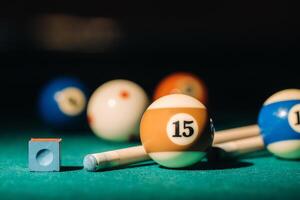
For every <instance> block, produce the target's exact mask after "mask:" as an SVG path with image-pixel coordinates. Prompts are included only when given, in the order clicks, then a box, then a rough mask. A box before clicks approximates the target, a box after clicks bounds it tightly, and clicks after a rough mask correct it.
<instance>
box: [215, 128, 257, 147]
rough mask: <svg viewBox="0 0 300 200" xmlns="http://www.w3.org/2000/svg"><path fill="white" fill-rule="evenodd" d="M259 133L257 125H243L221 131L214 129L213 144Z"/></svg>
mask: <svg viewBox="0 0 300 200" xmlns="http://www.w3.org/2000/svg"><path fill="white" fill-rule="evenodd" d="M258 135H260V130H259V127H258V126H257V125H250V126H244V127H239V128H232V129H227V130H222V131H216V132H215V137H214V141H213V144H220V143H224V142H229V141H234V140H239V139H243V138H248V137H253V136H258Z"/></svg>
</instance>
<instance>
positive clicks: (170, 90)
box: [153, 72, 208, 104]
mask: <svg viewBox="0 0 300 200" xmlns="http://www.w3.org/2000/svg"><path fill="white" fill-rule="evenodd" d="M169 94H185V95H189V96H192V97H194V98H196V99H198V100H199V101H201V102H202V103H203V104H207V101H208V95H207V89H206V86H205V83H204V82H203V81H202V80H201V79H200V78H199V77H197V76H196V75H194V74H191V73H186V72H177V73H173V74H170V75H169V76H167V77H165V78H164V79H163V80H162V81H161V82H160V83H159V84H158V86H157V87H156V89H155V91H154V96H153V99H154V100H156V99H158V98H160V97H162V96H166V95H169Z"/></svg>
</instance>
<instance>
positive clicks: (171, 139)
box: [140, 94, 214, 168]
mask: <svg viewBox="0 0 300 200" xmlns="http://www.w3.org/2000/svg"><path fill="white" fill-rule="evenodd" d="M140 133H141V141H142V143H143V146H144V148H145V150H146V152H147V153H148V154H149V156H150V157H151V158H152V159H153V160H154V161H156V162H157V163H158V164H160V165H162V166H164V167H169V168H181V167H187V166H191V165H193V164H195V163H197V162H199V161H200V160H201V159H203V157H204V156H205V155H206V152H207V150H208V149H209V148H210V147H211V145H212V141H213V135H214V130H213V126H212V123H211V120H210V118H209V116H208V112H207V109H206V107H205V106H204V105H203V104H202V103H201V102H199V101H198V100H197V99H195V98H193V97H190V96H188V95H183V94H172V95H167V96H164V97H161V98H159V99H158V100H156V101H155V102H153V103H152V104H151V105H150V106H149V107H148V109H147V110H146V111H145V113H144V115H143V118H142V120H141V125H140Z"/></svg>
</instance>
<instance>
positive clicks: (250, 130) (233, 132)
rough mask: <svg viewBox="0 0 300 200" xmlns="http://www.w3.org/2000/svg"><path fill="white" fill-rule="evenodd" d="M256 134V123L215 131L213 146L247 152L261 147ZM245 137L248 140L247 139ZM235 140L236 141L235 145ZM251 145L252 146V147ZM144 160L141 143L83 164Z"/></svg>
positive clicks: (94, 165)
mask: <svg viewBox="0 0 300 200" xmlns="http://www.w3.org/2000/svg"><path fill="white" fill-rule="evenodd" d="M258 135H259V127H258V126H257V125H250V126H245V127H240V128H233V129H228V130H223V131H217V132H216V133H215V137H214V141H213V146H216V147H221V146H222V147H221V148H223V149H224V150H225V151H227V152H234V151H237V152H243V151H244V152H248V151H250V150H251V149H253V150H254V149H256V148H259V147H261V142H262V140H260V139H257V138H261V136H258ZM245 138H246V139H245ZM247 138H248V139H249V140H247ZM253 138H256V139H253ZM239 140H246V142H240V141H239ZM235 142H238V143H237V144H236V145H235ZM256 143H257V144H256ZM252 145H253V146H254V147H252ZM255 145H257V146H255ZM262 145H263V143H262ZM146 160H150V157H149V156H148V154H147V153H146V151H145V149H144V147H143V145H140V146H135V147H129V148H124V149H118V150H113V151H107V152H101V153H95V154H89V155H87V156H85V158H84V161H83V165H84V168H85V169H86V170H87V171H97V170H100V169H107V168H111V167H117V166H121V165H128V164H133V163H137V162H142V161H146Z"/></svg>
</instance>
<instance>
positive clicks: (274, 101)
mask: <svg viewBox="0 0 300 200" xmlns="http://www.w3.org/2000/svg"><path fill="white" fill-rule="evenodd" d="M258 124H259V127H260V129H261V134H262V136H263V139H264V143H265V145H266V147H267V149H268V150H269V151H270V152H271V153H273V154H275V155H276V156H278V157H281V158H286V159H299V158H300V90H299V89H287V90H283V91H280V92H278V93H275V94H274V95H272V96H271V97H269V98H268V99H267V100H266V101H265V103H264V105H263V108H262V109H261V111H260V114H259V118H258Z"/></svg>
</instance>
